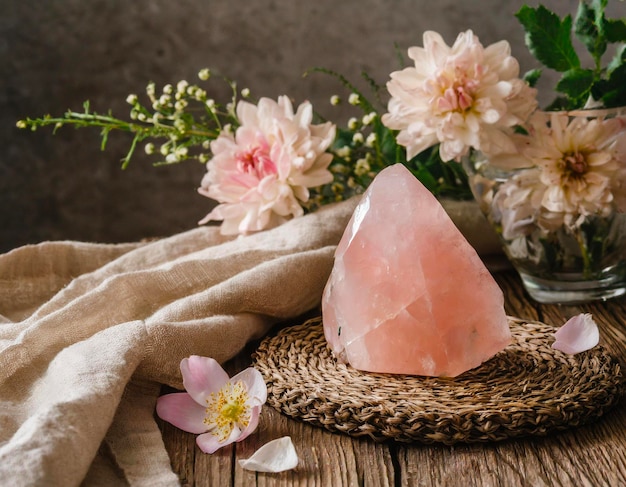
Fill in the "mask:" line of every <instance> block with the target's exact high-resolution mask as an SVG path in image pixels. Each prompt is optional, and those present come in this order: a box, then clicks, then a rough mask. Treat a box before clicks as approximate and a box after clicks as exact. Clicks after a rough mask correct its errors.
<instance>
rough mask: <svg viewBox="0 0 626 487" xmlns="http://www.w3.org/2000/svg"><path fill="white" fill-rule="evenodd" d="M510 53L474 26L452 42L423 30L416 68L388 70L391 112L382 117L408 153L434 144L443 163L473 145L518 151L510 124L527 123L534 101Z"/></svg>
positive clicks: (411, 53)
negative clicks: (477, 32)
mask: <svg viewBox="0 0 626 487" xmlns="http://www.w3.org/2000/svg"><path fill="white" fill-rule="evenodd" d="M510 53H511V49H510V46H509V44H508V42H506V41H501V42H498V43H496V44H492V45H490V46H488V47H486V48H485V47H483V45H482V44H481V43H480V42H479V40H478V38H477V37H476V36H475V35H474V34H473V33H472V31H471V30H468V31H466V32H463V33H461V34H459V36H458V37H457V39H456V41H455V43H454V45H453V46H452V47H449V46H448V45H447V44H446V43H445V42H444V40H443V39H442V37H441V36H440V35H439V34H437V33H436V32H432V31H428V32H425V33H424V47H423V48H421V47H411V48H410V49H409V51H408V54H409V57H410V58H411V59H413V61H415V66H414V67H408V68H405V69H403V70H402V71H396V72H394V73H391V80H390V81H389V82H388V83H387V89H388V90H389V93H390V94H391V96H392V98H391V100H390V101H389V105H388V111H389V113H387V114H385V115H383V117H382V121H383V123H384V124H385V125H386V126H388V127H389V128H391V129H394V130H399V131H400V133H399V134H398V137H397V141H398V143H399V144H401V145H403V146H405V147H406V148H407V158H409V159H410V158H412V157H414V156H415V155H417V154H419V153H420V152H422V151H423V150H424V149H427V148H428V147H431V146H433V145H435V144H437V143H440V147H439V153H440V156H441V159H442V160H444V161H450V160H453V159H454V160H459V159H460V158H461V157H462V156H464V155H465V154H466V153H467V151H468V150H469V148H470V147H473V148H475V149H478V150H481V151H483V152H484V153H499V152H512V151H513V150H514V146H513V143H512V142H511V140H510V128H511V127H514V126H515V125H519V124H521V123H523V122H524V121H525V120H526V119H527V118H528V116H529V115H530V114H531V113H532V112H533V110H534V109H535V108H536V106H537V101H536V91H535V90H534V89H532V88H530V87H529V86H528V85H527V84H526V83H525V82H524V81H523V80H521V79H520V78H519V65H518V62H517V61H516V60H515V58H513V57H512V56H511V54H510Z"/></svg>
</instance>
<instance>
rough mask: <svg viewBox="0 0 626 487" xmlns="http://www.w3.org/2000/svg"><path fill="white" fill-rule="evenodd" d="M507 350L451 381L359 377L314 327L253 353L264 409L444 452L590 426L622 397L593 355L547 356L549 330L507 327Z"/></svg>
mask: <svg viewBox="0 0 626 487" xmlns="http://www.w3.org/2000/svg"><path fill="white" fill-rule="evenodd" d="M509 320H510V325H511V330H512V333H513V343H512V344H511V345H510V346H509V347H507V348H506V349H505V350H503V351H502V352H500V353H498V354H497V355H496V356H495V357H493V358H492V359H490V360H488V361H487V362H485V363H483V364H482V365H481V366H480V367H477V368H475V369H473V370H470V371H468V372H465V373H464V374H462V375H460V376H458V377H456V378H454V379H442V378H430V377H417V376H407V375H391V374H375V373H368V372H360V371H358V370H356V369H353V368H352V367H350V366H349V365H344V364H341V363H338V362H337V361H336V360H335V358H334V356H333V354H332V352H331V351H330V349H329V348H328V346H327V344H326V340H325V338H324V331H323V328H322V324H321V319H319V318H316V319H313V320H309V321H307V322H306V323H303V324H301V325H297V326H293V327H289V328H285V329H283V330H281V331H280V332H279V333H278V334H277V335H276V336H274V337H268V338H266V339H265V340H264V341H263V342H262V343H261V345H260V347H259V349H258V350H257V352H256V353H255V356H254V360H255V367H257V368H258V369H259V370H260V371H261V373H262V375H263V377H264V379H265V382H266V383H267V387H268V400H267V402H268V404H269V405H271V406H273V407H274V408H276V409H278V410H279V411H282V412H283V413H285V414H287V415H288V416H292V417H294V418H297V419H299V420H302V421H305V422H307V423H311V424H314V425H317V426H322V427H324V428H327V429H328V430H331V431H339V432H342V433H346V434H348V435H351V436H368V437H371V438H373V439H374V440H377V441H383V440H389V439H393V440H396V441H401V442H413V441H416V442H422V443H435V442H437V443H444V444H454V443H458V442H464V443H469V442H482V441H497V440H504V439H508V438H514V437H521V436H529V435H545V434H546V433H548V432H549V431H554V430H563V429H566V428H569V427H572V426H577V425H581V424H584V423H588V422H590V421H592V420H594V419H597V418H599V417H600V416H602V415H603V414H604V413H605V412H606V411H608V409H609V408H611V407H612V406H614V405H615V404H616V403H617V401H618V400H619V396H620V394H621V393H622V390H623V389H622V388H623V385H624V383H623V381H622V376H621V371H620V367H619V364H618V363H617V362H616V361H615V360H614V359H613V358H612V357H611V356H610V355H609V354H608V353H607V352H606V351H605V350H604V349H602V348H601V347H595V348H594V349H592V350H590V351H588V352H584V353H581V354H578V355H574V356H571V355H566V354H564V353H561V352H558V351H556V350H553V349H552V348H551V343H552V342H553V337H552V334H553V333H554V331H555V328H553V327H550V326H548V325H546V324H543V323H538V322H525V321H522V320H519V319H516V318H510V319H509Z"/></svg>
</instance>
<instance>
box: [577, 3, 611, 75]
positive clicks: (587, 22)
mask: <svg viewBox="0 0 626 487" xmlns="http://www.w3.org/2000/svg"><path fill="white" fill-rule="evenodd" d="M604 24H605V22H604V7H603V6H602V5H598V3H597V2H594V5H593V7H590V6H589V5H587V4H586V3H585V2H580V3H579V4H578V12H577V13H576V21H575V23H574V25H575V29H574V32H575V33H576V36H577V37H578V39H580V41H581V42H582V43H583V44H584V45H585V46H586V47H587V50H588V51H589V52H590V53H591V56H592V57H593V59H594V61H595V63H596V66H599V65H600V62H601V58H602V54H604V52H605V51H606V46H607V40H606V37H605V34H604V29H603V27H604Z"/></svg>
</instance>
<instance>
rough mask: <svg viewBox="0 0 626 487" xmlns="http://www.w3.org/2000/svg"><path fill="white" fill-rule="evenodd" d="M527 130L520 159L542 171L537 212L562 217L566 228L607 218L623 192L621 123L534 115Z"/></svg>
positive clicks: (624, 131)
mask: <svg viewBox="0 0 626 487" xmlns="http://www.w3.org/2000/svg"><path fill="white" fill-rule="evenodd" d="M546 118H547V120H546ZM546 121H548V123H546ZM529 127H530V136H529V137H528V145H527V147H526V148H525V149H524V153H525V155H526V156H527V157H529V158H530V159H531V160H532V161H533V163H534V164H535V165H536V166H537V167H539V168H541V176H540V183H541V184H542V185H544V186H545V188H546V189H545V193H544V195H543V198H542V201H541V205H542V207H543V208H545V209H546V210H548V211H551V212H559V213H563V214H564V215H565V223H566V224H568V225H570V226H572V225H573V226H578V225H579V224H580V223H581V222H582V220H584V218H585V217H587V216H592V215H597V216H607V215H608V214H610V213H611V212H612V211H613V208H614V204H615V200H616V196H617V195H619V194H620V193H621V192H623V187H624V181H623V177H624V168H625V167H626V151H624V149H623V148H624V146H625V145H626V118H621V117H615V118H609V119H605V118H602V117H599V118H588V117H585V116H578V117H570V116H568V114H567V113H564V112H553V113H550V114H546V113H540V112H538V113H537V114H535V115H534V116H533V117H532V119H531V121H530V124H529ZM618 201H621V197H620V199H619V200H618ZM618 209H620V208H618ZM621 209H622V210H623V208H621Z"/></svg>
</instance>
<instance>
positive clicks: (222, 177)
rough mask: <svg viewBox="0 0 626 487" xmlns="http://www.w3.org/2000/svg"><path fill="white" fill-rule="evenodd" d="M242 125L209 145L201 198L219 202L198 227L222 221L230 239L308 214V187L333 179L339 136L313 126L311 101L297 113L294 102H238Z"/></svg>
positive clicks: (284, 99)
mask: <svg viewBox="0 0 626 487" xmlns="http://www.w3.org/2000/svg"><path fill="white" fill-rule="evenodd" d="M237 118H238V119H239V122H240V124H241V125H240V126H239V127H238V128H237V130H236V131H235V133H234V134H233V133H230V132H226V131H225V132H222V133H221V134H220V135H219V136H218V137H217V139H215V140H214V141H212V142H211V152H212V153H213V158H212V159H211V160H210V161H209V162H208V163H207V173H206V174H205V176H204V178H203V179H202V184H201V187H200V188H199V190H198V191H199V192H200V194H202V195H204V196H207V197H209V198H211V199H213V200H216V201H217V202H218V203H220V204H219V205H218V206H217V207H215V208H214V209H213V211H211V212H210V213H209V214H208V215H207V216H206V217H205V218H204V219H203V220H201V221H200V224H203V223H206V222H208V221H210V220H222V221H223V223H222V226H221V232H222V233H223V234H226V235H236V234H247V233H250V232H256V231H259V230H264V229H268V228H272V227H276V226H278V225H280V224H282V223H284V222H285V221H287V220H289V219H290V218H293V217H297V216H301V215H302V214H303V213H304V210H303V208H302V203H305V202H307V201H308V199H309V190H308V188H312V187H316V186H320V185H323V184H327V183H329V182H331V181H332V180H333V176H332V174H331V172H330V171H329V170H328V166H329V164H330V163H331V161H332V155H331V154H330V153H328V152H326V150H327V149H328V148H329V146H330V145H331V143H332V142H333V140H334V138H335V130H336V129H335V125H333V124H332V123H330V122H327V123H323V124H312V123H311V122H312V120H313V107H312V105H311V104H310V103H309V102H304V103H302V104H301V105H299V106H298V108H297V110H296V111H295V112H294V109H293V106H292V104H291V101H290V100H289V98H287V97H286V96H280V97H279V98H278V101H274V100H272V99H269V98H261V99H260V100H259V102H258V104H257V105H253V104H252V103H249V102H246V101H243V100H241V101H239V103H238V104H237Z"/></svg>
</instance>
